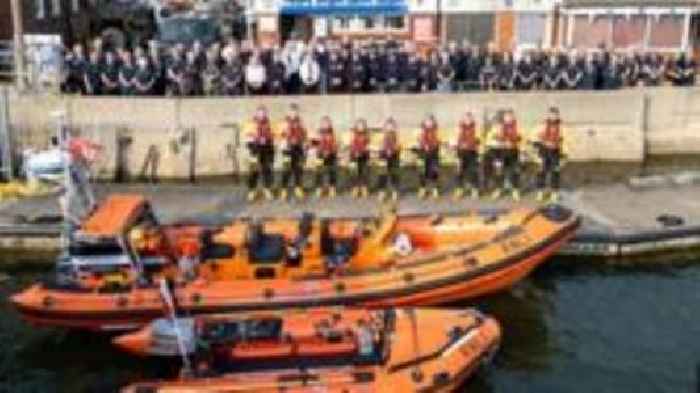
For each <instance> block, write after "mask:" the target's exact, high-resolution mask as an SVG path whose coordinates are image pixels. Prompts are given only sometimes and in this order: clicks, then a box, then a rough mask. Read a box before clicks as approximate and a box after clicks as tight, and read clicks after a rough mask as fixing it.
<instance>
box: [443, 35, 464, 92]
mask: <svg viewBox="0 0 700 393" xmlns="http://www.w3.org/2000/svg"><path fill="white" fill-rule="evenodd" d="M447 56H448V61H449V63H450V67H452V70H453V71H454V79H453V81H452V86H453V89H454V91H461V90H462V89H463V87H464V78H465V66H464V61H465V55H464V50H463V49H462V48H461V47H460V46H459V45H458V44H457V43H456V42H455V41H450V42H449V43H448V44H447Z"/></svg>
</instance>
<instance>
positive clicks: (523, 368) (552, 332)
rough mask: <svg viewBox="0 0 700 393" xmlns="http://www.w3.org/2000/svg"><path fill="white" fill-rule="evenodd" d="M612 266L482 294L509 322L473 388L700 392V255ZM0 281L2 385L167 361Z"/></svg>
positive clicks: (49, 383)
mask: <svg viewBox="0 0 700 393" xmlns="http://www.w3.org/2000/svg"><path fill="white" fill-rule="evenodd" d="M656 262H659V263H656V264H653V265H650V264H646V265H643V266H644V267H638V266H637V267H629V266H627V267H620V266H618V267H609V266H603V265H601V264H596V263H593V264H590V263H588V264H586V263H583V262H581V261H575V260H571V259H568V260H567V259H558V260H554V261H552V262H551V263H549V264H548V265H545V266H544V267H543V268H541V269H539V270H538V271H537V272H535V274H534V275H533V276H531V277H530V278H529V279H527V280H525V281H524V282H522V283H521V284H519V285H518V286H516V287H515V288H514V289H512V290H510V291H508V292H506V293H503V294H499V295H496V296H491V297H488V298H485V299H482V300H480V301H478V304H479V306H480V307H481V308H482V309H484V310H485V311H487V312H489V313H492V314H494V315H495V316H496V317H497V318H498V319H499V320H500V321H501V323H502V325H503V329H504V342H503V346H502V349H501V351H500V353H499V354H498V356H497V357H496V358H495V360H494V363H493V364H492V365H491V367H490V368H489V369H487V370H486V371H485V372H483V373H481V374H479V375H477V376H476V377H475V378H473V379H472V380H471V381H470V382H469V383H468V384H467V385H466V386H464V388H463V389H462V390H463V391H464V392H470V393H496V392H503V393H513V392H533V393H534V392H536V393H542V392H567V393H576V392H581V393H584V392H585V393H589V392H597V393H601V392H615V393H620V392H639V393H645V392H669V393H677V392H694V391H696V390H695V387H696V384H697V382H696V374H695V373H696V367H697V364H698V362H699V361H700V339H699V338H700V323H698V321H700V317H699V316H700V291H698V282H699V281H700V263H698V262H700V260H697V261H686V263H683V264H675V265H673V266H669V265H665V264H663V263H661V262H663V261H656ZM694 262H695V263H694ZM10 275H11V279H10V280H9V281H6V282H5V283H2V284H0V295H2V299H3V300H1V301H0V313H1V314H0V315H2V318H0V392H2V393H4V392H22V393H30V392H32V393H33V392H41V393H52V392H66V393H67V392H71V393H74V392H111V391H115V390H116V388H117V386H119V385H120V384H123V383H126V382H128V381H130V380H135V379H138V378H145V377H154V376H158V375H160V374H162V373H163V372H164V371H163V370H162V366H160V365H159V364H158V363H156V362H153V361H150V362H145V361H143V360H140V359H134V358H131V357H129V356H126V355H123V354H120V353H119V352H117V351H114V350H113V349H111V348H110V346H109V344H108V339H107V337H100V336H95V335H90V334H79V333H66V332H60V331H53V330H48V329H33V328H31V327H29V326H27V325H25V324H23V323H22V322H21V321H19V320H18V318H17V315H16V314H15V313H14V311H12V310H11V309H10V308H9V307H8V304H7V302H6V300H5V299H6V295H7V294H8V293H11V292H14V291H16V290H17V289H18V288H20V287H22V286H24V285H26V284H27V283H28V282H31V280H32V279H34V278H35V277H36V273H35V272H21V273H17V272H14V273H10Z"/></svg>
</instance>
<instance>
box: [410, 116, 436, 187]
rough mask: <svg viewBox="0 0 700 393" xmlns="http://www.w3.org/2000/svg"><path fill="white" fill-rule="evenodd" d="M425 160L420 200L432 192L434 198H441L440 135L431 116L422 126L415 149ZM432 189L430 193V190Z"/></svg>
mask: <svg viewBox="0 0 700 393" xmlns="http://www.w3.org/2000/svg"><path fill="white" fill-rule="evenodd" d="M415 151H416V153H417V154H418V156H419V157H420V158H421V159H422V160H423V173H422V174H421V178H420V188H419V189H418V198H420V199H424V198H425V197H426V196H427V195H428V193H429V192H430V193H431V194H432V196H433V198H438V197H439V196H440V190H439V188H438V181H439V177H440V134H439V131H438V125H437V121H436V120H435V117H434V116H433V115H429V116H428V117H427V118H426V119H425V120H424V121H423V124H422V125H421V132H420V136H419V137H418V146H417V148H416V149H415ZM428 187H430V191H429V190H428Z"/></svg>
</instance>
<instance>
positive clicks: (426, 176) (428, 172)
mask: <svg viewBox="0 0 700 393" xmlns="http://www.w3.org/2000/svg"><path fill="white" fill-rule="evenodd" d="M439 172H440V152H439V151H438V150H437V149H435V150H431V151H424V152H423V173H422V174H421V178H420V185H421V187H426V186H427V185H428V184H429V183H433V184H434V185H437V182H438V177H439Z"/></svg>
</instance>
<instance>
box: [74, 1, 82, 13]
mask: <svg viewBox="0 0 700 393" xmlns="http://www.w3.org/2000/svg"><path fill="white" fill-rule="evenodd" d="M78 11H80V0H73V12H74V13H77V12H78Z"/></svg>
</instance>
